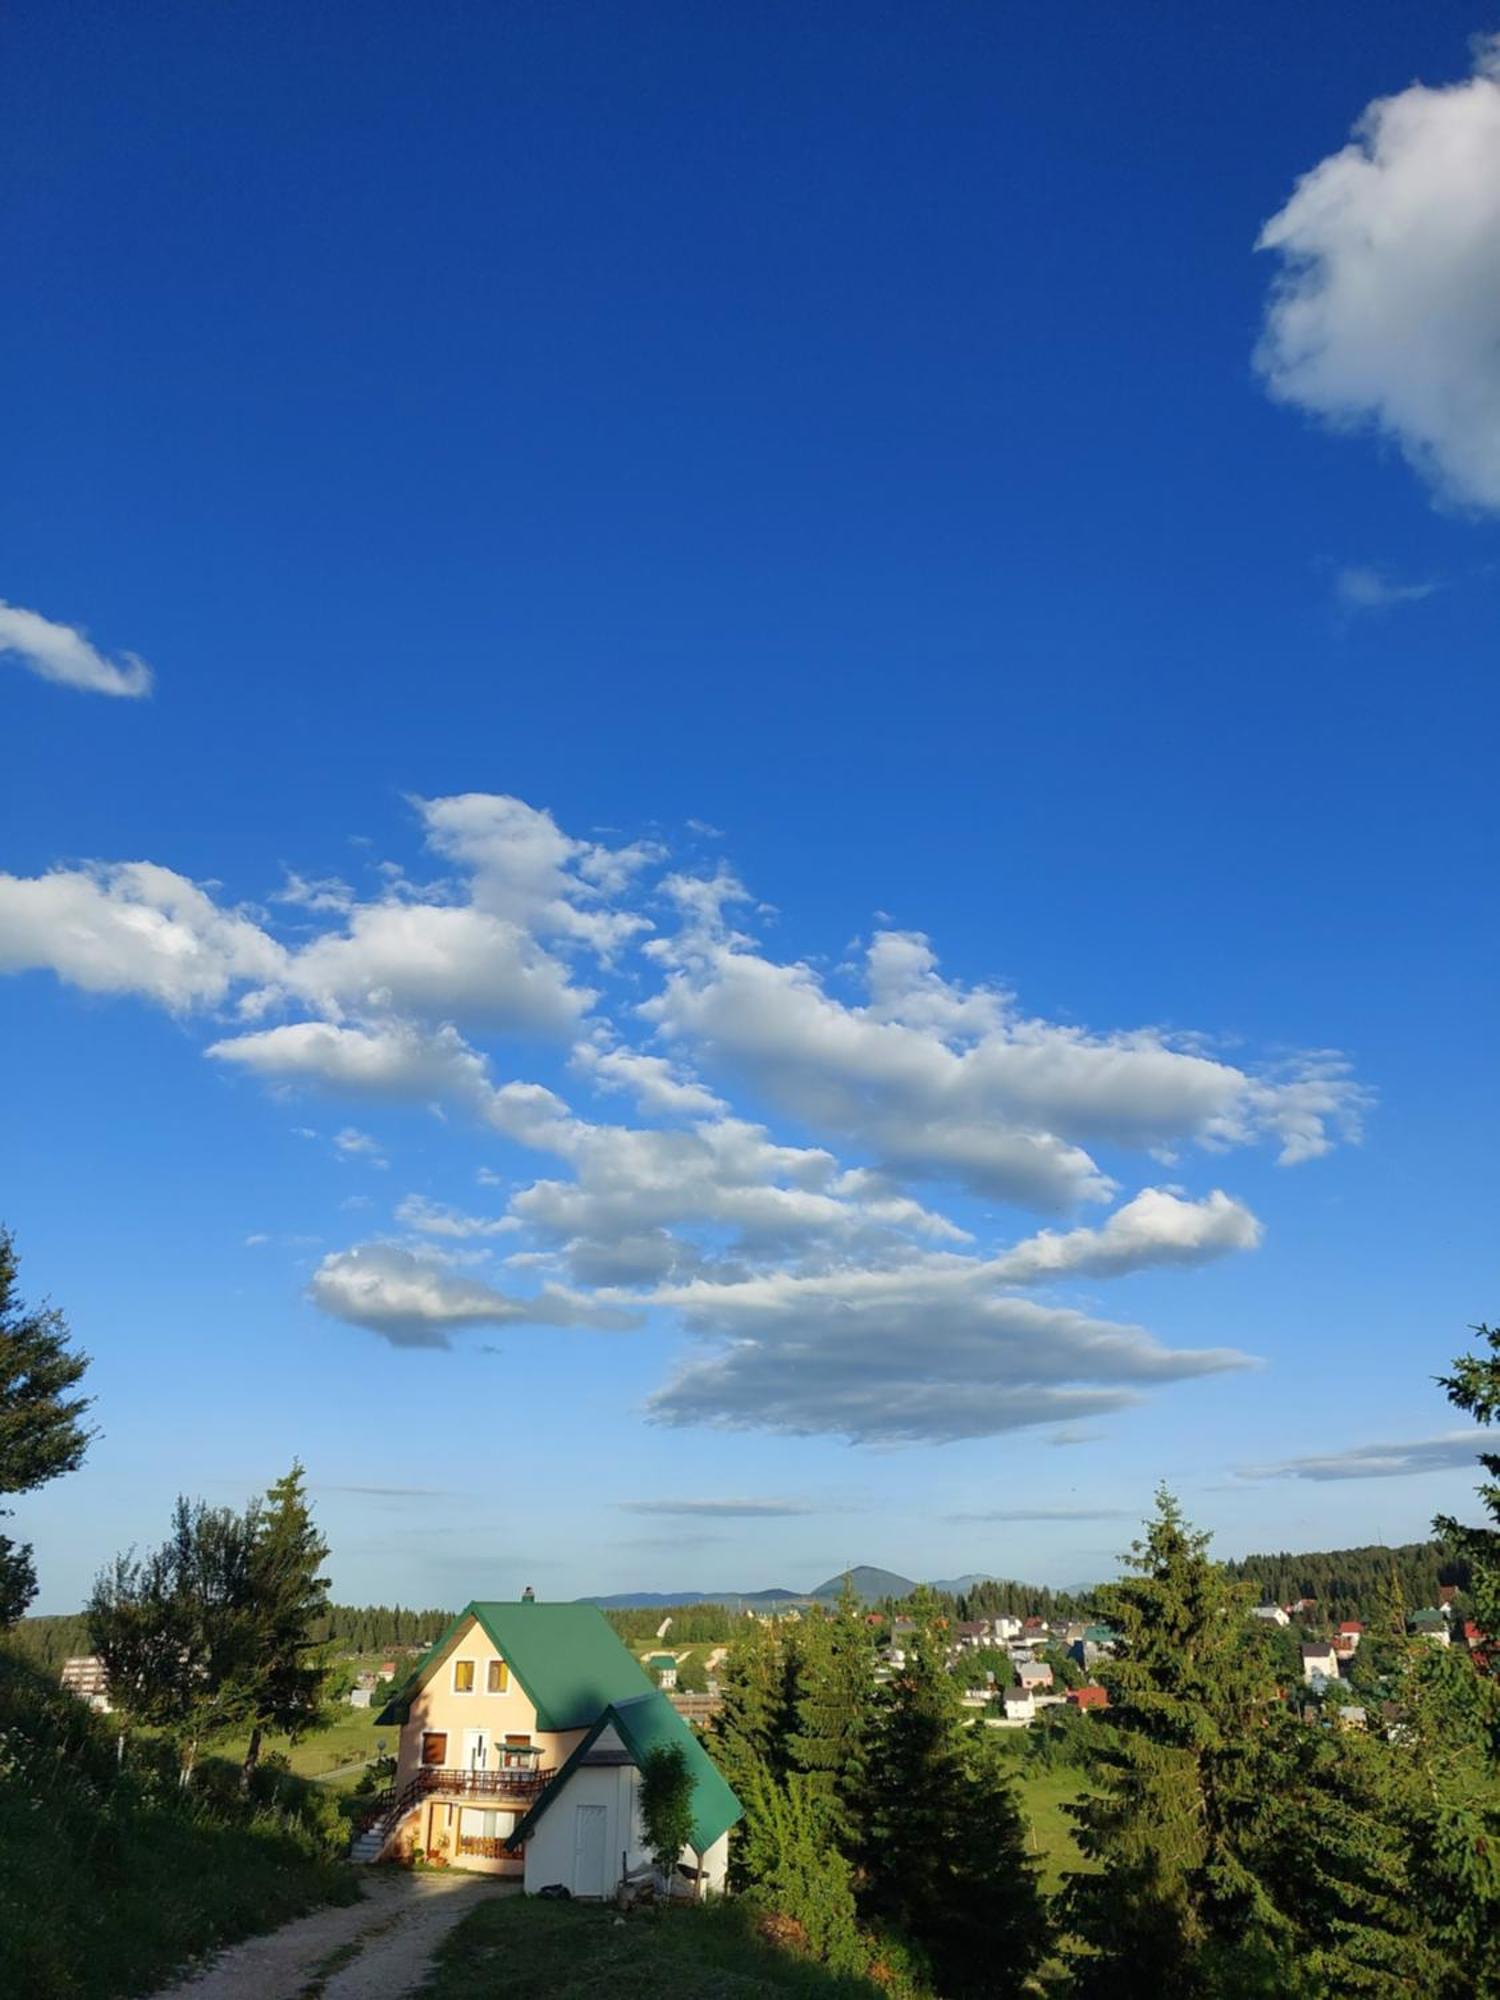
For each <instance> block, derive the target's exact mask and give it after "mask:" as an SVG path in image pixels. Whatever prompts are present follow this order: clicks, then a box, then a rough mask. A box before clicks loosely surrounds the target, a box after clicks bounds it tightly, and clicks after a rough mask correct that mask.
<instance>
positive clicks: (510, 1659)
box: [379, 1599, 651, 1730]
mask: <svg viewBox="0 0 1500 2000" xmlns="http://www.w3.org/2000/svg"><path fill="white" fill-rule="evenodd" d="M471 1623H473V1624H477V1625H478V1626H479V1628H480V1630H481V1631H482V1632H483V1633H484V1634H485V1636H486V1637H487V1638H488V1639H489V1640H490V1642H491V1643H492V1644H493V1646H494V1647H495V1649H496V1651H497V1652H498V1653H499V1654H500V1657H501V1658H502V1659H503V1660H504V1661H505V1662H506V1664H507V1665H508V1666H509V1667H510V1670H511V1672H512V1673H513V1674H514V1675H515V1677H516V1679H517V1680H518V1681H519V1682H520V1684H521V1686H522V1688H523V1689H524V1690H525V1692H526V1695H527V1698H528V1699H529V1700H530V1702H531V1704H532V1706H533V1708H535V1710H536V1726H537V1728H538V1729H546V1730H564V1729H587V1728H588V1727H589V1726H590V1724H592V1723H593V1722H595V1721H596V1720H597V1719H598V1717H599V1715H600V1714H601V1712H602V1711H603V1710H604V1709H605V1708H607V1707H608V1705H609V1704H610V1703H611V1702H613V1701H629V1700H630V1699H631V1698H632V1697H634V1696H636V1695H640V1694H645V1693H649V1692H650V1691H651V1683H650V1681H649V1680H648V1679H647V1678H646V1676H645V1674H644V1673H643V1672H642V1671H641V1668H640V1665H639V1663H638V1662H637V1661H636V1659H635V1658H634V1657H633V1655H632V1654H631V1652H630V1650H629V1649H628V1647H626V1646H625V1645H623V1644H622V1643H621V1641H620V1640H619V1639H618V1638H617V1637H616V1636H615V1633H614V1630H613V1628H612V1627H611V1625H610V1623H609V1621H608V1619H607V1618H606V1617H605V1616H604V1613H603V1612H602V1611H600V1610H599V1608H598V1607H597V1605H593V1604H537V1603H534V1602H532V1601H531V1600H530V1599H525V1600H522V1601H521V1602H512V1603H508V1604H507V1603H499V1602H494V1601H489V1600H481V1601H476V1602H475V1603H473V1604H470V1605H467V1606H466V1607H465V1608H464V1610H462V1611H461V1612H460V1613H459V1614H458V1616H457V1617H456V1618H455V1619H454V1621H453V1623H452V1624H451V1625H450V1626H449V1627H448V1629H447V1631H446V1632H445V1633H444V1634H443V1636H442V1637H441V1638H440V1639H439V1640H438V1642H437V1644H436V1645H435V1646H433V1647H432V1648H431V1650H430V1651H429V1652H428V1653H427V1654H426V1655H425V1656H424V1657H423V1658H422V1659H421V1660H419V1661H418V1662H417V1665H416V1667H415V1669H414V1670H413V1672H412V1675H411V1678H410V1679H409V1680H408V1681H407V1683H406V1685H405V1686H404V1687H403V1688H402V1689H401V1692H400V1693H399V1694H398V1695H395V1696H394V1697H393V1698H392V1700H391V1701H390V1703H389V1704H388V1705H387V1707H386V1708H385V1709H383V1710H382V1712H381V1714H380V1717H379V1720H380V1721H381V1722H384V1723H398V1722H405V1721H406V1719H407V1716H408V1715H409V1714H410V1712H411V1704H412V1699H413V1697H414V1696H415V1695H416V1693H417V1691H418V1689H419V1688H421V1687H423V1686H424V1685H425V1684H426V1683H427V1682H428V1681H429V1680H430V1679H431V1678H432V1675H433V1674H434V1673H435V1672H436V1671H437V1669H438V1668H439V1667H440V1666H441V1665H442V1664H443V1662H444V1661H445V1660H446V1659H448V1658H449V1657H450V1656H451V1655H452V1653H453V1652H454V1651H455V1650H456V1649H457V1646H458V1643H459V1641H460V1640H461V1639H462V1637H463V1635H464V1633H465V1632H466V1631H467V1630H468V1629H469V1626H470V1624H471Z"/></svg>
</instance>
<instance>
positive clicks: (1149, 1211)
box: [989, 1188, 1261, 1284]
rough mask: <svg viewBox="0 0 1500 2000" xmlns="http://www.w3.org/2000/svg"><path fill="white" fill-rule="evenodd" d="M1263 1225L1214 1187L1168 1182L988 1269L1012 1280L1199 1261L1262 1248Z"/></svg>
mask: <svg viewBox="0 0 1500 2000" xmlns="http://www.w3.org/2000/svg"><path fill="white" fill-rule="evenodd" d="M1260 1239H1261V1227H1260V1223H1259V1222H1258V1221H1257V1219H1256V1218H1255V1216H1254V1215H1252V1214H1251V1212H1250V1210H1249V1209H1248V1208H1246V1207H1245V1205H1244V1203H1243V1202H1238V1201H1235V1200H1234V1199H1233V1198H1232V1197H1231V1196H1229V1195H1227V1194H1225V1193H1223V1192H1222V1191H1221V1190H1220V1189H1218V1188H1215V1189H1214V1191H1213V1193H1212V1194H1208V1195H1205V1196H1204V1197H1203V1199H1202V1200H1201V1201H1188V1200H1185V1199H1184V1198H1183V1197H1182V1196H1181V1195H1178V1194H1174V1193H1173V1192H1172V1191H1171V1190H1170V1189H1169V1188H1143V1189H1142V1190H1141V1192H1140V1193H1139V1194H1138V1195H1136V1196H1135V1198H1134V1199H1133V1200H1132V1201H1127V1202H1126V1203H1125V1204H1124V1205H1123V1207H1120V1208H1117V1209H1116V1210H1115V1212H1114V1214H1113V1215H1112V1216H1111V1217H1110V1218H1109V1220H1108V1222H1106V1223H1105V1224H1104V1225H1103V1227H1102V1228H1100V1229H1070V1230H1067V1231H1066V1232H1065V1233H1063V1234H1061V1235H1059V1234H1057V1233H1055V1232H1054V1231H1052V1230H1050V1229H1044V1230H1041V1231H1040V1232H1039V1233H1038V1234H1037V1235H1035V1236H1032V1237H1028V1239H1027V1240H1026V1241H1025V1242H1024V1243H1018V1244H1017V1245H1016V1247H1015V1249H1014V1250H1010V1251H1007V1252H1006V1253H1005V1255H1004V1256H1001V1257H997V1258H995V1259H994V1261H993V1262H992V1263H991V1264H990V1266H989V1269H990V1271H991V1273H992V1275H993V1276H995V1277H996V1278H1003V1279H1006V1280H1008V1281H1009V1282H1010V1283H1011V1284H1035V1283H1037V1282H1038V1281H1039V1280H1041V1279H1045V1278H1060V1277H1065V1276H1069V1275H1075V1274H1076V1275H1080V1276H1087V1277H1095V1278H1117V1277H1120V1276H1121V1275H1122V1274H1123V1273H1124V1272H1126V1271H1139V1270H1143V1269H1146V1268H1147V1267H1149V1266H1151V1265H1157V1264H1201V1263H1205V1262H1207V1260H1208V1259H1209V1258H1212V1257H1222V1256H1224V1255H1226V1254H1227V1253H1228V1252H1229V1251H1232V1250H1254V1249H1256V1248H1258V1247H1259V1244H1260Z"/></svg>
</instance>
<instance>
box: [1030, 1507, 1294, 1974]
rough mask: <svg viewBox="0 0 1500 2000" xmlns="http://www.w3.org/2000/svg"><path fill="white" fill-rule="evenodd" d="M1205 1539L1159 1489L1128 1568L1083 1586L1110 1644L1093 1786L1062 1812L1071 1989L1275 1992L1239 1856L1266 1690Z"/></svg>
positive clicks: (1242, 1597) (1260, 1745)
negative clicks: (1096, 1586)
mask: <svg viewBox="0 0 1500 2000" xmlns="http://www.w3.org/2000/svg"><path fill="white" fill-rule="evenodd" d="M1208 1540H1209V1537H1208V1536H1207V1535H1204V1534H1200V1533H1197V1532H1195V1531H1194V1530H1193V1529H1192V1528H1190V1527H1189V1526H1188V1524H1187V1523H1186V1522H1185V1521H1184V1519H1183V1517H1182V1513H1181V1510H1180V1509H1179V1507H1178V1505H1177V1502H1176V1501H1175V1500H1174V1499H1173V1498H1172V1496H1171V1494H1169V1493H1168V1492H1167V1491H1166V1490H1165V1489H1164V1488H1163V1489H1162V1490H1161V1491H1160V1492H1159V1493H1158V1495H1157V1509H1156V1514H1155V1516H1154V1518H1153V1519H1152V1520H1151V1521H1150V1522H1149V1523H1148V1525H1147V1531H1146V1535H1145V1539H1144V1540H1143V1541H1140V1542H1137V1543H1135V1544H1134V1546H1133V1550H1132V1554H1131V1556H1130V1558H1129V1562H1128V1567H1129V1569H1130V1570H1131V1571H1133V1574H1132V1575H1130V1576H1128V1577H1126V1578H1125V1579H1124V1580H1122V1581H1121V1582H1118V1583H1115V1584H1108V1585H1105V1586H1103V1587H1102V1588H1101V1589H1100V1590H1099V1592H1098V1593H1097V1599H1096V1601H1097V1603H1098V1607H1099V1611H1100V1613H1101V1615H1102V1616H1103V1617H1105V1618H1107V1619H1108V1620H1109V1622H1110V1624H1111V1625H1113V1626H1114V1627H1115V1628H1116V1629H1117V1630H1118V1631H1119V1633H1120V1634H1121V1641H1122V1644H1121V1649H1120V1656H1119V1658H1118V1659H1116V1660H1115V1661H1113V1662H1112V1663H1111V1664H1110V1665H1109V1666H1107V1667H1103V1668H1101V1670H1100V1678H1101V1679H1102V1680H1103V1681H1104V1683H1105V1685H1106V1686H1107V1687H1108V1689H1109V1696H1110V1705H1111V1710H1110V1718H1109V1721H1110V1728H1109V1734H1108V1737H1107V1739H1105V1740H1104V1745H1103V1747H1101V1751H1100V1754H1099V1756H1098V1758H1097V1759H1096V1763H1095V1769H1094V1772H1093V1776H1094V1779H1095V1781H1096V1784H1097V1786H1098V1790H1097V1792H1096V1793H1095V1794H1094V1795H1090V1796H1086V1797H1085V1798H1084V1799H1083V1800H1081V1801H1080V1802H1079V1804H1078V1805H1077V1806H1075V1807H1073V1808H1071V1809H1070V1810H1071V1811H1072V1815H1073V1817H1074V1819H1075V1821H1076V1823H1077V1826H1078V1839H1079V1844H1080V1846H1081V1847H1082V1849H1083V1851H1084V1853H1085V1854H1086V1855H1087V1856H1088V1857H1089V1858H1090V1859H1091V1860H1092V1861H1094V1862H1096V1863H1097V1864H1098V1865H1099V1869H1100V1872H1099V1873H1097V1874H1089V1875H1084V1874H1075V1875H1073V1876H1071V1877H1070V1878H1069V1881H1068V1885H1067V1888H1066V1892H1065V1897H1064V1908H1065V1919H1066V1922H1067V1924H1068V1926H1069V1928H1070V1929H1071V1930H1072V1932H1073V1934H1074V1936H1075V1938H1076V1939H1077V1940H1079V1942H1080V1944H1081V1945H1082V1947H1083V1950H1082V1951H1081V1952H1078V1953H1076V1955H1075V1957H1076V1962H1075V1967H1074V1972H1075V1983H1076V1988H1077V1991H1078V1993H1079V1994H1080V1995H1088V1994H1095V1993H1111V1994H1114V1995H1118V1994H1119V1993H1120V1992H1121V1991H1122V1990H1123V1991H1126V1992H1137V1991H1140V1992H1146V1991H1149V1992H1151V1993H1153V1994H1157V1995H1161V1996H1168V1995H1194V1994H1199V1993H1231V1992H1235V1991H1249V1992H1255V1991H1261V1990H1265V1991H1272V1990H1275V1989H1274V1987H1272V1986H1266V1985H1265V1984H1264V1981H1265V1980H1267V1979H1270V1978H1272V1977H1273V1971H1272V1968H1273V1965H1274V1962H1275V1959H1276V1956H1277V1951H1278V1944H1277V1939H1278V1936H1279V1935H1280V1934H1282V1932H1283V1930H1284V1927H1282V1926H1281V1925H1279V1923H1278V1920H1277V1917H1276V1913H1275V1911H1274V1908H1273V1906H1272V1905H1271V1903H1270V1901H1269V1898H1268V1897H1267V1895H1266V1893H1265V1891H1264V1889H1263V1887H1262V1885H1261V1883H1260V1882H1259V1881H1258V1880H1257V1878H1256V1876H1255V1874H1254V1872H1253V1871H1252V1869H1251V1868H1250V1866H1248V1865H1247V1858H1246V1857H1247V1853H1248V1852H1249V1851H1250V1850H1252V1849H1253V1842H1254V1826H1255V1820H1256V1816H1257V1813H1258V1811H1259V1807H1260V1802H1261V1797H1262V1792H1261V1784H1262V1781H1263V1767H1264V1762H1265V1754H1264V1742H1265V1726H1266V1722H1267V1719H1268V1716H1269V1713H1270V1710H1271V1706H1272V1704H1273V1702H1274V1700H1275V1693H1276V1689H1275V1682H1274V1678H1273V1676H1272V1674H1271V1672H1270V1670H1269V1668H1268V1666H1267V1663H1266V1660H1265V1657H1264V1655H1263V1654H1262V1652H1261V1651H1260V1649H1259V1648H1257V1647H1256V1646H1254V1645H1252V1644H1249V1643H1247V1635H1246V1631H1245V1626H1246V1618H1245V1612H1246V1610H1247V1608H1248V1599H1249V1595H1250V1593H1249V1590H1248V1587H1247V1586H1244V1585H1233V1584H1231V1583H1229V1581H1228V1580H1227V1579H1226V1577H1225V1575H1224V1572H1223V1570H1222V1568H1221V1567H1220V1566H1219V1565H1218V1564H1216V1563H1214V1562H1212V1561H1210V1560H1209V1557H1208V1554H1207V1545H1208ZM1122 1981H1123V1982H1124V1984H1123V1987H1122ZM1132 1982H1134V1983H1132Z"/></svg>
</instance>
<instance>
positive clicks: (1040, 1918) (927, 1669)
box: [866, 1597, 1046, 1996]
mask: <svg viewBox="0 0 1500 2000" xmlns="http://www.w3.org/2000/svg"><path fill="white" fill-rule="evenodd" d="M915 1609H916V1615H917V1620H918V1623H917V1629H916V1631H915V1632H914V1633H913V1635H912V1637H911V1638H910V1640H908V1641H906V1642H905V1643H904V1645H903V1651H904V1653H905V1664H904V1665H903V1667H902V1668H901V1670H900V1671H899V1672H898V1673H897V1674H895V1675H894V1676H893V1677H892V1679H891V1680H890V1682H889V1683H888V1684H887V1686H886V1688H885V1689H884V1691H883V1696H882V1701H881V1705H880V1710H879V1713H878V1716H877V1723H876V1730H875V1734H874V1739H873V1743H872V1747H871V1758H870V1781H869V1785H868V1794H867V1795H868V1805H867V1812H868V1824H869V1828H870V1841H869V1851H868V1882H867V1888H866V1901H867V1903H868V1906H869V1908H870V1910H871V1911H872V1913H873V1914H875V1915H876V1916H877V1917H878V1918H880V1919H882V1920H883V1921H884V1922H886V1923H888V1924H889V1925H891V1926H892V1927H894V1928H895V1929H896V1930H897V1931H899V1932H900V1933H902V1934H904V1935H905V1936H907V1937H909V1938H911V1939H912V1940H913V1941H914V1942H915V1943H916V1944H917V1945H918V1946H919V1947H920V1948H921V1950H922V1951H923V1953H924V1954H925V1956H926V1957H927V1959H928V1960H929V1961H930V1963H931V1965H932V1968H933V1973H934V1976H935V1980H936V1984H937V1986H938V1989H939V1991H940V1992H942V1993H943V1994H945V1995H949V1996H962V1995H967V1994H987V1993H994V1992H1000V1991H1005V1992H1009V1991H1011V1990H1013V1988H1014V1987H1015V1986H1016V1985H1018V1984H1019V1983H1020V1982H1021V1981H1022V1980H1023V1979H1024V1978H1025V1976H1026V1974H1027V1973H1028V1971H1029V1970H1030V1969H1031V1968H1032V1967H1033V1966H1034V1965H1035V1964H1036V1962H1037V1960H1038V1959H1039V1957H1040V1955H1041V1951H1042V1948H1043V1945H1044V1943H1045V1936H1046V1923H1045V1918H1044V1914H1043V1909H1042V1904H1041V1898H1040V1894H1039V1892H1038V1889H1037V1884H1036V1877H1035V1871H1034V1868H1033V1866H1032V1863H1031V1862H1030V1860H1029V1859H1028V1857H1027V1853H1026V1833H1025V1824H1024V1821H1023V1819H1022V1816H1021V1811H1020V1808H1019V1806H1018V1804H1017V1801H1016V1796H1015V1791H1014V1787H1013V1783H1012V1780H1011V1777H1010V1774H1009V1769H1008V1768H1007V1765H1008V1760H1007V1763H1002V1762H1001V1760H1000V1759H999V1757H998V1756H997V1755H996V1754H995V1753H994V1752H993V1751H992V1749H991V1746H990V1744H989V1741H988V1739H987V1737H986V1735H985V1733H984V1732H982V1731H974V1732H970V1731H967V1730H966V1728H965V1725H964V1717H963V1711H962V1709H961V1707H960V1705H959V1700H958V1692H957V1689H956V1688H955V1687H954V1684H953V1681H952V1678H951V1677H950V1676H949V1674H948V1673H947V1672H946V1671H945V1670H944V1667H943V1661H942V1648H941V1643H940V1640H939V1637H938V1634H937V1632H936V1631H935V1629H934V1610H935V1607H934V1605H933V1602H932V1601H931V1600H930V1599H928V1600H923V1599H921V1598H920V1597H919V1598H918V1600H916V1605H915Z"/></svg>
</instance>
